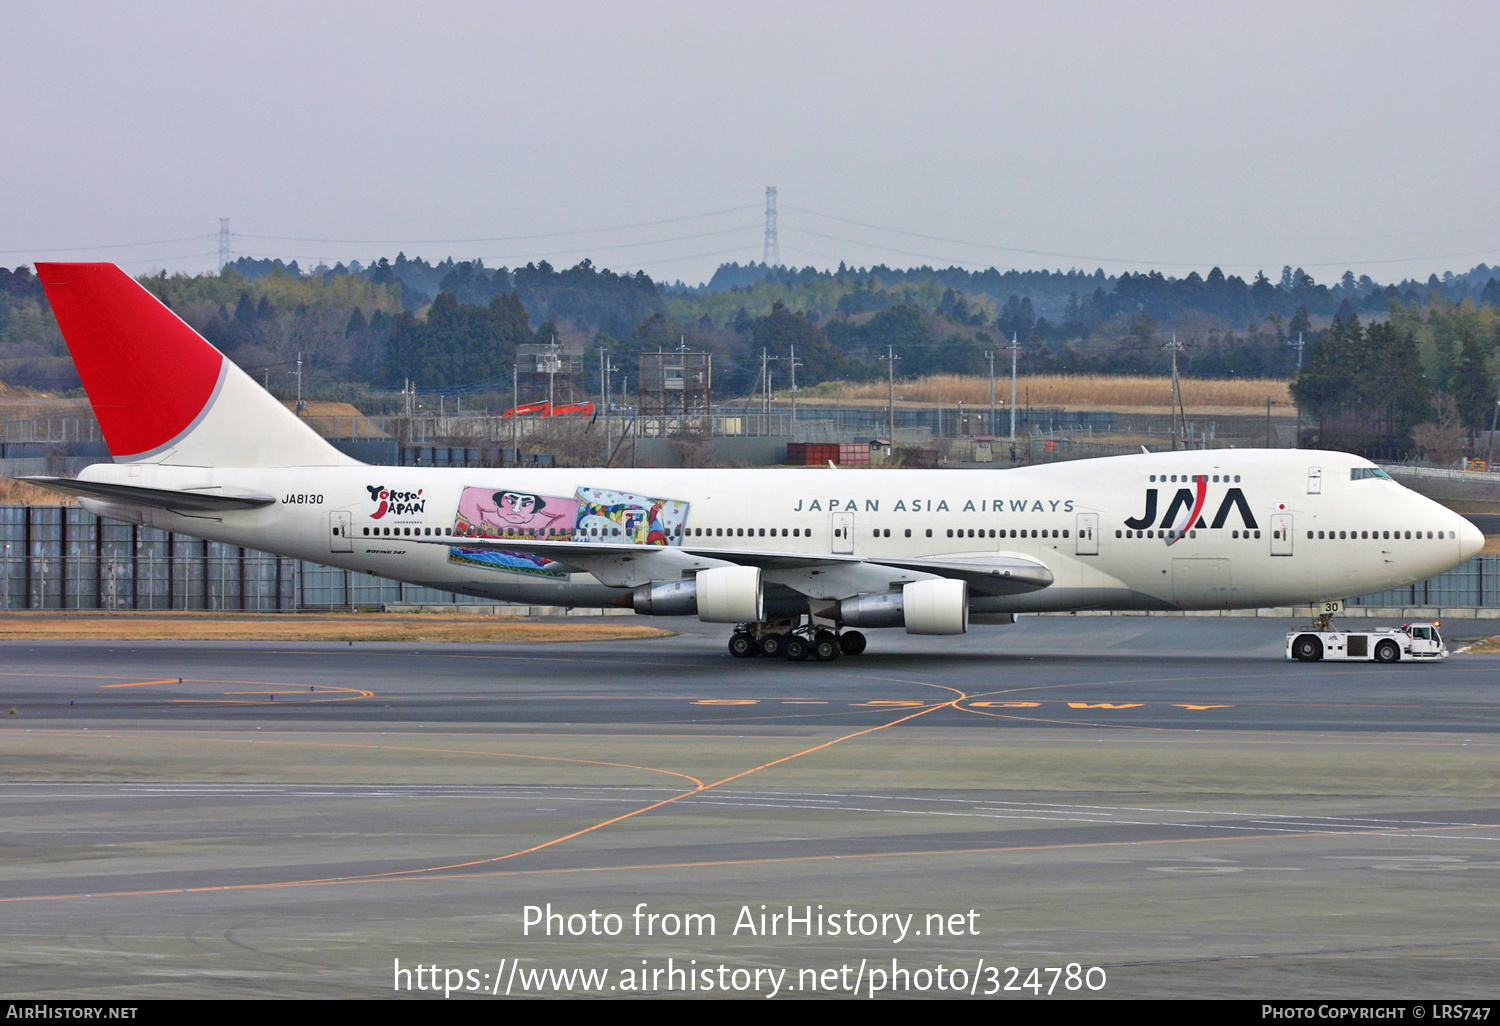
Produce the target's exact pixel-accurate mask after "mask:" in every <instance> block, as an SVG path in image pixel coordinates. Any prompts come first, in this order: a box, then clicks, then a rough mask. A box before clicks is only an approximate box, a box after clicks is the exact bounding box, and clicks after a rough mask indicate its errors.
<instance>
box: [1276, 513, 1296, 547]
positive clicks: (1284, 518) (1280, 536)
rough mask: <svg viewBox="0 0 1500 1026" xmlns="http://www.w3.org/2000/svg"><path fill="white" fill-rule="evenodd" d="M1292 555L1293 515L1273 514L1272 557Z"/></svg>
mask: <svg viewBox="0 0 1500 1026" xmlns="http://www.w3.org/2000/svg"><path fill="white" fill-rule="evenodd" d="M1291 554H1292V515H1291V514H1290V513H1273V514H1271V555H1273V556H1290V555H1291Z"/></svg>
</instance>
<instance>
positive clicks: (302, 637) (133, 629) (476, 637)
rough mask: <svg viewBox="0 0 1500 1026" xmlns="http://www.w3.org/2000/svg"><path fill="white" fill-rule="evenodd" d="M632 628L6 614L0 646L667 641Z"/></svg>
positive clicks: (403, 618) (375, 618)
mask: <svg viewBox="0 0 1500 1026" xmlns="http://www.w3.org/2000/svg"><path fill="white" fill-rule="evenodd" d="M670 633H671V632H670V631H664V630H662V629H660V628H658V627H647V626H645V625H644V624H636V623H611V622H602V623H600V622H590V623H535V622H532V621H529V620H521V619H508V618H505V617H494V616H466V615H462V614H449V613H424V614H414V615H412V614H393V613H364V614H337V613H334V614H327V615H303V614H286V613H259V614H257V613H238V614H235V613H229V614H225V613H70V614H69V615H67V616H60V615H58V614H57V613H53V612H32V613H6V614H4V615H0V639H12V638H24V639H27V640H31V641H45V640H59V641H426V642H433V641H462V642H469V643H471V644H472V643H476V642H484V643H489V642H497V641H501V642H504V641H510V642H519V641H530V642H537V641H622V640H629V639H635V638H660V637H665V636H666V635H668V634H670Z"/></svg>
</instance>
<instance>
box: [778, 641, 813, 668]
mask: <svg viewBox="0 0 1500 1026" xmlns="http://www.w3.org/2000/svg"><path fill="white" fill-rule="evenodd" d="M810 651H812V646H811V645H809V644H808V643H807V642H806V641H805V640H803V639H802V638H799V637H797V635H795V634H793V635H791V636H789V637H788V638H787V639H786V644H785V645H783V646H782V654H783V655H784V656H786V657H787V659H788V660H789V661H791V662H794V663H800V662H801V661H802V660H804V659H806V658H807V654H808V652H810Z"/></svg>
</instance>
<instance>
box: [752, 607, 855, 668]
mask: <svg viewBox="0 0 1500 1026" xmlns="http://www.w3.org/2000/svg"><path fill="white" fill-rule="evenodd" d="M800 619H801V618H800V617H799V618H797V620H793V619H792V618H790V617H782V618H781V619H777V620H770V621H767V622H765V623H742V624H740V625H739V626H738V627H736V628H735V630H734V634H733V635H732V636H731V637H730V639H729V654H730V655H732V656H734V657H735V658H736V659H748V658H750V657H751V656H757V655H763V656H769V657H771V658H775V657H776V656H782V657H784V658H786V659H789V660H791V661H792V662H794V663H798V662H801V661H802V660H804V659H806V658H807V657H808V656H812V657H813V658H814V659H816V660H817V661H818V662H820V663H829V662H832V661H833V660H835V659H837V658H839V656H846V655H850V656H855V655H859V654H860V653H861V652H863V651H864V650H865V636H864V635H863V634H861V633H860V632H859V631H838V630H834V629H832V628H830V627H829V626H827V625H825V624H815V623H813V622H812V618H811V617H809V618H808V622H807V623H800V622H798V621H799V620H800Z"/></svg>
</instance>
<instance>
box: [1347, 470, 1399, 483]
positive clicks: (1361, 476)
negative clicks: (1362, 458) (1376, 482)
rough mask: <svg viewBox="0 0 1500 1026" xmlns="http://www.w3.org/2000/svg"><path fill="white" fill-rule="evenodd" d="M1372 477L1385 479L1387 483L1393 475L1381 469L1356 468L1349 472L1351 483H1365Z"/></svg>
mask: <svg viewBox="0 0 1500 1026" xmlns="http://www.w3.org/2000/svg"><path fill="white" fill-rule="evenodd" d="M1372 477H1379V478H1383V479H1385V480H1387V481H1389V480H1391V475H1389V474H1387V473H1386V472H1385V471H1383V470H1381V469H1380V468H1379V467H1354V468H1352V469H1351V470H1350V471H1349V480H1351V481H1364V480H1366V479H1368V478H1372Z"/></svg>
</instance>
